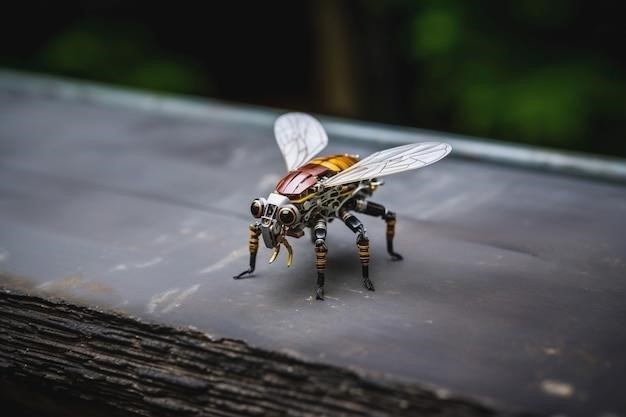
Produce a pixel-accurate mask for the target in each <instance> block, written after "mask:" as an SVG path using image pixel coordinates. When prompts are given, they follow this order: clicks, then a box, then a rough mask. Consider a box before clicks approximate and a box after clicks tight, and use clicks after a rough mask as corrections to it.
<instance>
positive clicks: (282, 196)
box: [234, 113, 452, 300]
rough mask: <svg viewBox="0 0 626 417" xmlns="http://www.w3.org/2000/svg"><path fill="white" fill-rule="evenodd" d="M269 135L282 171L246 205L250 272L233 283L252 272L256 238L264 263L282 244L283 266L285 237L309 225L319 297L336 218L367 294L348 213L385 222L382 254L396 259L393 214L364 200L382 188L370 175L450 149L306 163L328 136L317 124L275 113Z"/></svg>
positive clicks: (358, 228)
mask: <svg viewBox="0 0 626 417" xmlns="http://www.w3.org/2000/svg"><path fill="white" fill-rule="evenodd" d="M274 134H275V136H276V142H278V147H279V148H280V150H281V152H282V154H283V157H284V158H285V162H286V164H287V169H288V171H289V173H288V174H287V175H286V176H285V177H283V178H282V179H281V180H280V181H279V182H278V184H277V185H276V190H275V191H274V192H273V193H271V194H270V195H269V196H268V197H267V199H265V198H257V199H255V200H254V201H252V204H251V206H250V211H251V213H252V216H254V217H255V218H256V219H258V220H256V221H255V222H254V223H252V224H251V225H250V238H249V249H250V267H249V268H248V269H247V270H245V271H243V272H242V273H240V274H239V275H237V276H235V277H234V278H235V279H240V278H243V277H244V276H246V275H248V274H252V272H254V268H255V265H256V255H257V250H258V247H259V235H261V236H262V237H263V243H265V246H267V247H268V248H269V249H272V250H273V253H272V256H271V258H270V260H269V262H270V263H272V262H274V261H275V260H276V258H277V256H278V253H279V251H280V246H281V245H282V246H284V247H285V249H287V253H288V257H287V266H290V265H291V262H292V260H293V251H292V248H291V245H290V244H289V242H288V241H287V237H288V236H289V237H294V238H299V237H302V236H303V235H304V229H305V228H309V229H310V231H311V240H312V242H313V244H314V245H315V267H316V269H317V289H316V292H315V295H316V298H317V299H318V300H323V299H324V273H325V270H326V254H327V252H328V249H327V247H326V225H327V223H328V222H330V221H332V220H333V219H334V218H338V219H341V221H343V222H344V223H345V224H346V226H348V228H350V230H352V231H353V232H354V233H355V234H356V246H357V248H358V253H359V259H360V261H361V269H362V277H363V286H364V287H365V288H367V289H368V290H370V291H374V285H373V284H372V281H371V280H370V278H369V261H370V251H369V239H368V237H367V234H366V230H365V227H364V226H363V224H362V223H361V222H360V221H359V219H358V218H356V217H355V216H354V214H352V212H357V213H363V214H367V215H370V216H375V217H381V218H382V219H383V220H384V221H385V223H386V224H387V252H389V255H391V257H392V259H394V260H400V259H402V256H401V255H400V254H399V253H396V252H395V251H394V249H393V237H394V234H395V224H396V215H395V214H394V213H393V212H391V211H388V210H387V209H386V208H385V207H384V206H382V205H380V204H378V203H374V202H372V201H368V199H369V197H370V196H371V195H372V194H373V192H374V191H375V190H376V189H377V188H378V187H379V186H380V185H382V184H383V183H382V182H381V181H379V180H377V178H378V177H382V176H385V175H390V174H395V173H398V172H402V171H408V170H411V169H417V168H422V167H425V166H427V165H430V164H432V163H434V162H437V161H439V160H440V159H442V158H443V157H445V156H446V155H448V153H450V151H451V149H452V148H451V147H450V145H448V144H446V143H437V142H424V143H414V144H410V145H404V146H398V147H395V148H391V149H387V150H383V151H380V152H376V153H374V154H372V155H370V156H368V157H367V158H365V159H362V160H359V157H358V156H356V155H347V154H346V155H330V156H322V157H318V158H315V159H312V158H313V157H314V156H315V155H317V154H318V153H319V152H320V151H321V150H322V149H324V147H325V146H326V144H327V143H328V137H327V136H326V132H325V131H324V128H323V127H322V125H321V124H320V122H318V121H317V120H316V119H315V118H313V117H312V116H310V115H308V114H304V113H287V114H284V115H282V116H280V117H279V118H278V119H277V120H276V122H275V124H274Z"/></svg>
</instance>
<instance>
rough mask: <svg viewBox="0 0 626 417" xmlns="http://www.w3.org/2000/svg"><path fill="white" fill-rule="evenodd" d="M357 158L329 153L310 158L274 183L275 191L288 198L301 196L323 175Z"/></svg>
mask: <svg viewBox="0 0 626 417" xmlns="http://www.w3.org/2000/svg"><path fill="white" fill-rule="evenodd" d="M357 161H358V158H357V157H355V156H350V155H329V156H322V157H320V158H315V159H312V160H310V161H309V162H308V163H307V164H306V165H303V166H301V167H300V168H298V169H297V170H295V171H291V172H289V173H288V174H287V175H286V176H285V177H284V178H283V179H281V180H280V181H279V182H278V184H277V185H276V192H278V193H280V194H282V195H284V196H287V197H289V198H290V199H294V198H298V197H301V196H302V194H303V193H305V192H306V191H307V190H309V189H310V188H311V187H312V186H314V185H315V184H317V181H318V179H319V178H321V177H323V176H327V177H331V176H333V175H335V174H337V173H338V172H341V171H343V170H344V169H346V168H348V167H350V166H352V165H354V164H355V163H356V162H357Z"/></svg>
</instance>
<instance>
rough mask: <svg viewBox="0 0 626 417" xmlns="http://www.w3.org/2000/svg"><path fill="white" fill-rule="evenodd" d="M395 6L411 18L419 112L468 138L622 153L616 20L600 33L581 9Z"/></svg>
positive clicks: (529, 1)
mask: <svg viewBox="0 0 626 417" xmlns="http://www.w3.org/2000/svg"><path fill="white" fill-rule="evenodd" d="M398 5H401V6H402V7H403V8H404V10H405V11H407V10H408V11H409V12H410V13H411V15H412V17H411V19H410V23H409V26H410V33H411V42H410V46H409V51H408V53H409V54H410V55H411V56H412V58H413V59H412V62H413V63H414V65H415V68H416V70H417V71H419V73H420V78H421V81H420V85H419V87H418V89H416V90H415V91H414V92H413V94H414V96H413V100H414V107H415V109H416V111H423V110H424V109H427V113H428V116H429V117H437V114H442V113H444V114H447V115H448V121H447V122H448V123H449V125H450V127H451V129H452V130H455V131H459V132H464V133H468V134H472V135H477V136H487V137H496V138H505V139H509V140H516V141H521V142H527V143H533V144H541V145H547V146H557V147H563V148H574V149H581V150H590V151H596V152H608V153H617V154H622V155H626V146H625V143H624V141H625V140H626V137H624V134H625V133H626V132H625V131H624V121H625V120H626V102H625V101H624V98H625V97H626V96H625V94H624V93H625V92H626V83H625V79H624V75H625V74H624V72H623V70H624V65H623V61H620V60H619V58H620V57H619V55H620V53H621V52H620V51H618V50H614V51H611V48H614V47H615V46H612V45H611V42H615V41H616V40H617V39H614V38H612V37H611V31H612V30H613V31H615V27H611V24H613V22H612V21H609V22H608V27H606V26H605V27H603V25H606V24H607V23H605V22H603V21H598V20H596V19H594V16H585V15H584V11H583V10H580V8H581V2H565V1H551V2H545V1H538V0H526V1H518V2H500V3H498V2H480V3H479V2H472V1H450V0H448V1H446V0H443V1H430V2H419V3H415V2H395V7H398ZM594 7H595V6H594ZM600 16H601V17H604V18H609V20H611V19H610V16H607V15H606V11H601V13H600ZM613 20H615V19H613ZM576 31H581V32H582V33H581V34H580V35H575V33H576ZM603 31H605V33H604V35H603V33H602V32H603ZM620 32H622V33H623V31H618V32H617V33H620ZM598 41H600V42H603V41H604V42H606V41H608V42H606V43H604V44H602V45H601V47H600V48H598V47H597V46H596V45H595V43H596V42H598ZM618 44H621V41H619V42H616V45H618ZM616 61H617V62H616ZM618 126H619V127H618Z"/></svg>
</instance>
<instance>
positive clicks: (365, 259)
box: [340, 210, 374, 291]
mask: <svg viewBox="0 0 626 417" xmlns="http://www.w3.org/2000/svg"><path fill="white" fill-rule="evenodd" d="M340 214H341V220H343V222H344V223H345V224H346V226H348V227H349V228H350V230H352V231H353V232H354V233H356V234H357V235H356V246H357V249H358V250H359V260H360V261H361V272H362V277H363V286H364V287H365V288H367V289H368V290H369V291H374V284H372V281H371V280H370V277H369V268H370V240H369V239H368V237H367V235H366V233H365V226H363V223H361V221H360V220H359V219H357V218H356V217H355V216H354V215H353V214H352V213H350V212H349V211H348V210H343V211H342V212H341V213H340Z"/></svg>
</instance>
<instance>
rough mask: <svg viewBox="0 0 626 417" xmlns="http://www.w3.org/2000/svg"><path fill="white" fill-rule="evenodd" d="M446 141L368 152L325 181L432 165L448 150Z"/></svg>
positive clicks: (364, 177)
mask: <svg viewBox="0 0 626 417" xmlns="http://www.w3.org/2000/svg"><path fill="white" fill-rule="evenodd" d="M451 150H452V147H451V146H450V145H448V144H447V143H439V142H422V143H412V144H410V145H403V146H397V147H395V148H391V149H385V150H384V151H380V152H376V153H373V154H371V155H370V156H368V157H367V158H365V159H362V160H361V161H359V162H357V163H356V164H354V165H352V166H351V167H349V168H347V169H346V170H345V171H341V172H340V173H338V174H337V175H335V176H334V177H331V178H329V179H328V181H326V182H325V183H324V185H326V186H329V187H331V186H335V185H341V184H347V183H350V182H355V181H361V180H367V179H371V178H377V177H383V176H385V175H390V174H395V173H398V172H402V171H408V170H411V169H418V168H423V167H425V166H427V165H430V164H433V163H435V162H437V161H439V160H440V159H442V158H443V157H445V156H446V155H448V154H449V153H450V151H451Z"/></svg>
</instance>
